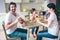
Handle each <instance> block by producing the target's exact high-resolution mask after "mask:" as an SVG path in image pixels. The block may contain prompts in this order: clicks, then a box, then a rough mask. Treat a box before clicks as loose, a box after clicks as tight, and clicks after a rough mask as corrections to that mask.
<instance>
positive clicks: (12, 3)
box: [9, 2, 16, 10]
mask: <svg viewBox="0 0 60 40" xmlns="http://www.w3.org/2000/svg"><path fill="white" fill-rule="evenodd" d="M10 5H15V7H16V3H15V2H10V4H9V10H10Z"/></svg>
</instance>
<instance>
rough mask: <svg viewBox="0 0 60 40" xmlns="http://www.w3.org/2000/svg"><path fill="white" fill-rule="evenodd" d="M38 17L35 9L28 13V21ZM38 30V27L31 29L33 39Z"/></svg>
mask: <svg viewBox="0 0 60 40" xmlns="http://www.w3.org/2000/svg"><path fill="white" fill-rule="evenodd" d="M37 17H39V15H38V13H37V11H36V9H35V8H32V10H31V13H30V20H35V18H37ZM35 28H36V31H35ZM38 29H39V26H37V27H32V35H33V37H35V36H36V35H37V31H38ZM34 31H35V35H34Z"/></svg>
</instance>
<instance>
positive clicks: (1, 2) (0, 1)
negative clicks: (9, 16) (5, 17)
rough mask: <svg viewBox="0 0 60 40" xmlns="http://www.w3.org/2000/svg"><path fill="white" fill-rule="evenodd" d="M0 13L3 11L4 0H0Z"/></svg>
mask: <svg viewBox="0 0 60 40" xmlns="http://www.w3.org/2000/svg"><path fill="white" fill-rule="evenodd" d="M0 13H5V4H4V0H0Z"/></svg>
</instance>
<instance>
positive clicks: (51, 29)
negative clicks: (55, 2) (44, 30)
mask: <svg viewBox="0 0 60 40" xmlns="http://www.w3.org/2000/svg"><path fill="white" fill-rule="evenodd" d="M49 20H52V23H51V25H50V27H48V33H50V34H52V35H55V36H57V35H58V31H59V28H58V21H57V17H56V14H55V13H51V14H50V16H49V17H48V21H49Z"/></svg>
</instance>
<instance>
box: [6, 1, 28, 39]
mask: <svg viewBox="0 0 60 40" xmlns="http://www.w3.org/2000/svg"><path fill="white" fill-rule="evenodd" d="M9 10H10V12H9V13H8V14H7V15H6V19H5V29H6V33H7V35H8V37H10V38H13V37H17V38H21V40H27V30H25V29H21V28H17V23H18V22H22V26H23V27H24V26H25V25H26V24H25V22H24V20H23V19H22V18H20V17H18V16H19V15H18V14H17V13H16V12H15V11H16V3H14V2H11V3H10V4H9Z"/></svg>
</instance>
